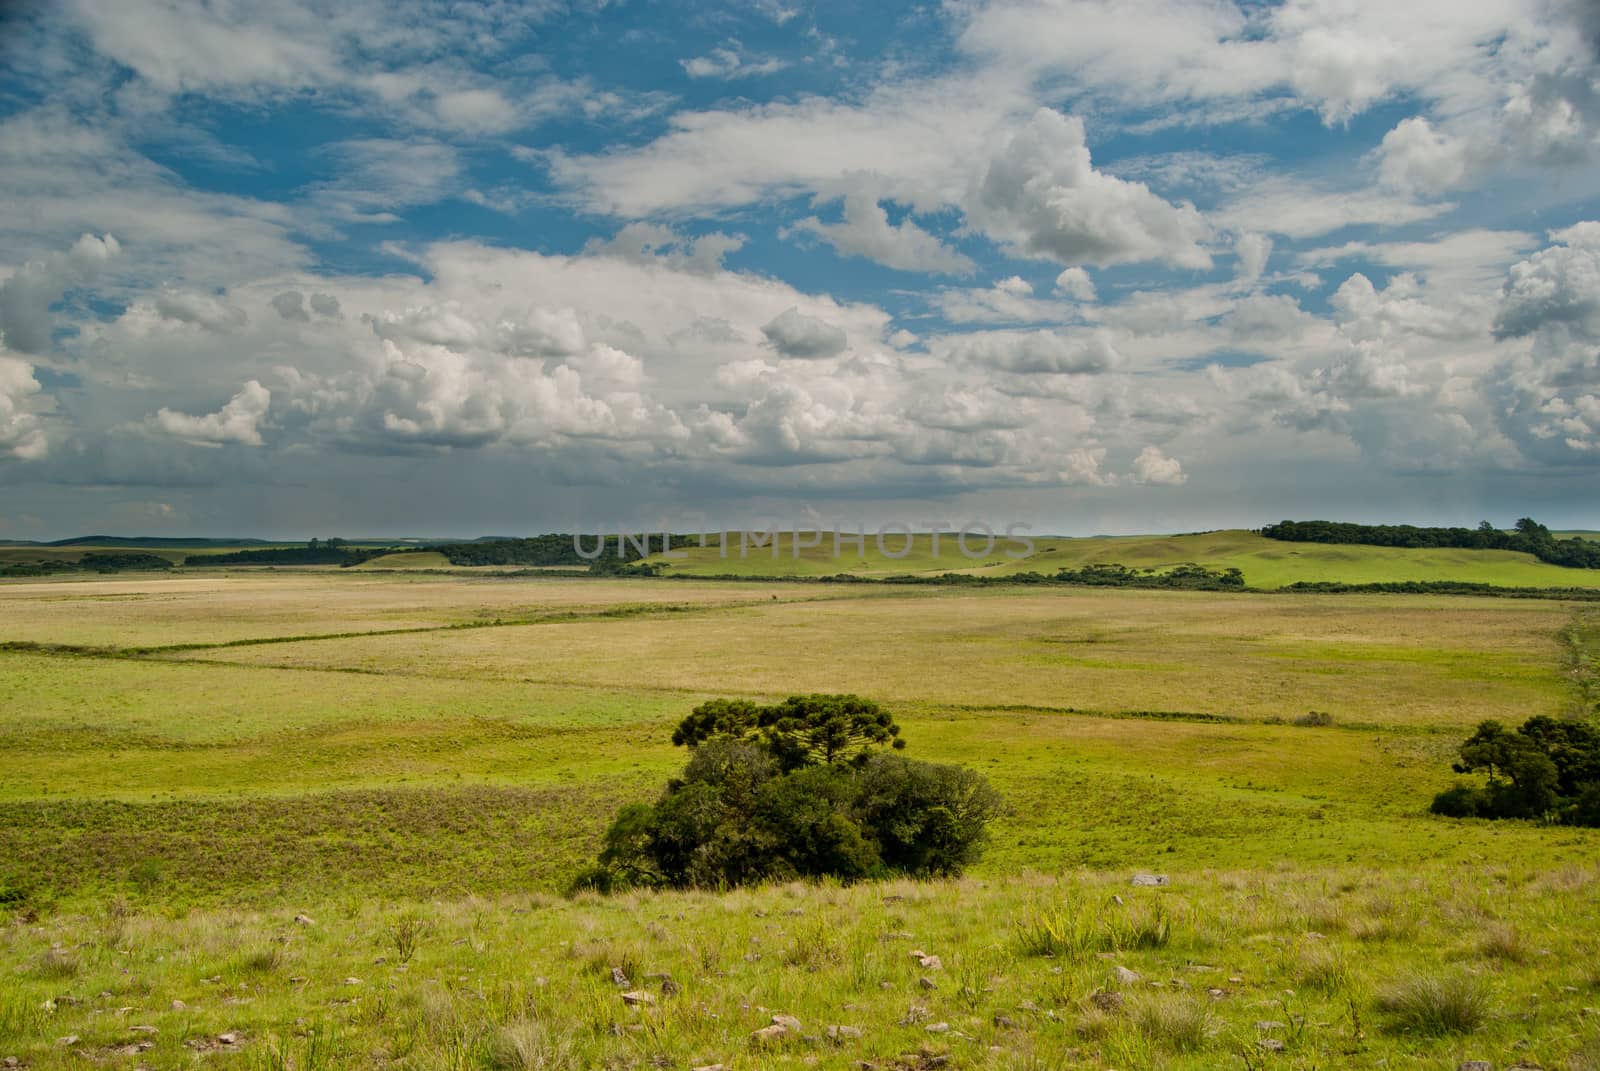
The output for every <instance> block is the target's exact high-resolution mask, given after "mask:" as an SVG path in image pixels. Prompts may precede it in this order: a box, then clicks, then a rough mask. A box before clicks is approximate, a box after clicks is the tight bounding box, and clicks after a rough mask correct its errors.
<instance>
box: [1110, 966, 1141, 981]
mask: <svg viewBox="0 0 1600 1071" xmlns="http://www.w3.org/2000/svg"><path fill="white" fill-rule="evenodd" d="M1111 974H1112V976H1113V977H1115V978H1116V980H1117V981H1119V982H1121V983H1122V984H1123V985H1132V984H1133V983H1135V982H1137V981H1138V980H1139V978H1140V974H1139V972H1138V971H1130V970H1129V969H1128V968H1126V967H1124V966H1123V965H1122V964H1120V963H1119V964H1117V965H1116V966H1115V967H1112V968H1111Z"/></svg>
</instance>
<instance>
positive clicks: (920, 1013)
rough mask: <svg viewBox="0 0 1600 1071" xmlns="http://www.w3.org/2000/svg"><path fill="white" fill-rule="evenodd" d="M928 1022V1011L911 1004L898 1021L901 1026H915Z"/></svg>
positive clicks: (918, 1005)
mask: <svg viewBox="0 0 1600 1071" xmlns="http://www.w3.org/2000/svg"><path fill="white" fill-rule="evenodd" d="M927 1021H928V1009H927V1008H924V1007H923V1006H922V1005H920V1004H913V1005H911V1007H909V1008H907V1009H906V1013H905V1015H904V1016H903V1017H902V1018H901V1019H900V1025H901V1026H916V1025H917V1024H918V1023H925V1022H927Z"/></svg>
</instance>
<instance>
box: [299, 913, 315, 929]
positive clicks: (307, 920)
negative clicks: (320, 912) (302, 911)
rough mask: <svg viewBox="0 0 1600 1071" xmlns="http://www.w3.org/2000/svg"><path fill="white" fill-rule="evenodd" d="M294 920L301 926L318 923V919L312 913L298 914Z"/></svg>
mask: <svg viewBox="0 0 1600 1071" xmlns="http://www.w3.org/2000/svg"><path fill="white" fill-rule="evenodd" d="M294 920H295V922H297V923H299V924H300V925H301V926H315V925H316V924H317V920H316V919H314V918H312V917H311V916H310V915H296V916H295V917H294Z"/></svg>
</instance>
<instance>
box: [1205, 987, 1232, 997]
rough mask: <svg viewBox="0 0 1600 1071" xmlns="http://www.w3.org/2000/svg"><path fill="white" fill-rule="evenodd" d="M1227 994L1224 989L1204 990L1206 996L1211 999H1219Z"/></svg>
mask: <svg viewBox="0 0 1600 1071" xmlns="http://www.w3.org/2000/svg"><path fill="white" fill-rule="evenodd" d="M1227 995H1228V991H1227V990H1226V989H1208V990H1206V996H1208V997H1210V998H1211V999H1212V1000H1221V999H1222V998H1223V997H1225V996H1227Z"/></svg>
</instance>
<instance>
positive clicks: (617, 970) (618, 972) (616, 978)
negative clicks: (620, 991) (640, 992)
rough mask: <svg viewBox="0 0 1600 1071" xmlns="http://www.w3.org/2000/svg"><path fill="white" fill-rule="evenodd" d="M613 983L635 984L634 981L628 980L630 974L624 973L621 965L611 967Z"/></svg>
mask: <svg viewBox="0 0 1600 1071" xmlns="http://www.w3.org/2000/svg"><path fill="white" fill-rule="evenodd" d="M611 983H612V984H613V985H632V984H633V983H632V982H630V981H628V976H627V975H626V974H623V973H622V968H621V967H612V968H611Z"/></svg>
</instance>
